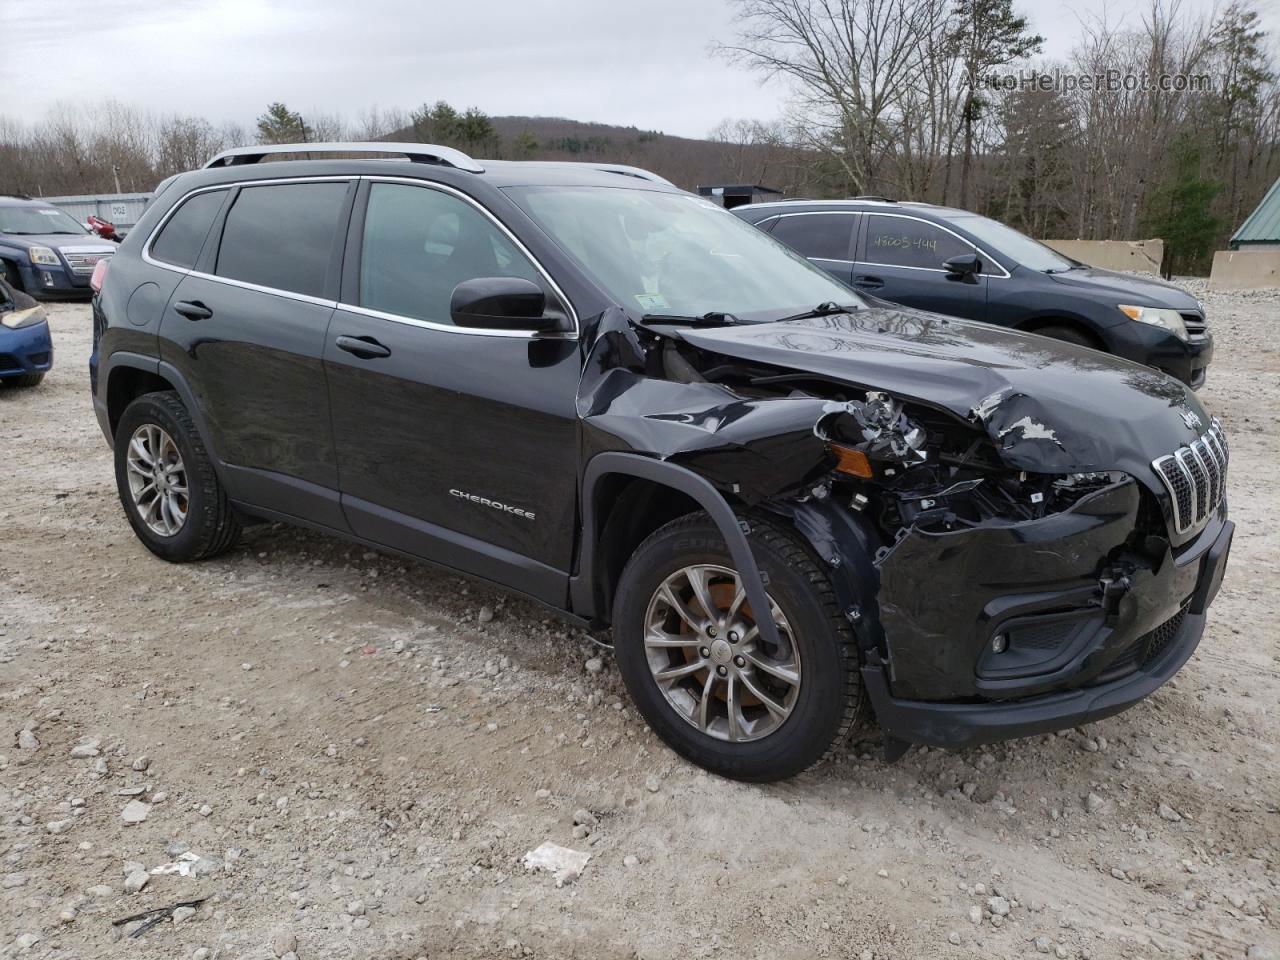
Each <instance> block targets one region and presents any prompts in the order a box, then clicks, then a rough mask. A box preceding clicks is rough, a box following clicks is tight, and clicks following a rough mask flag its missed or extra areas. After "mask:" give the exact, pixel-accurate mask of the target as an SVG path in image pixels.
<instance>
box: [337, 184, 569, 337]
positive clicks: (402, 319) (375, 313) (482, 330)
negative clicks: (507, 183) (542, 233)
mask: <svg viewBox="0 0 1280 960" xmlns="http://www.w3.org/2000/svg"><path fill="white" fill-rule="evenodd" d="M357 179H360V180H368V181H369V182H370V183H404V184H408V185H409V186H413V187H422V188H425V189H427V190H439V191H441V192H442V193H448V194H452V195H453V196H455V197H457V198H458V199H459V200H462V201H463V202H464V203H469V204H471V206H473V207H475V208H476V209H477V210H479V211H480V213H481V215H482V216H485V217H487V218H488V219H489V220H490V221H491V222H492V223H493V224H494V226H496V227H497V228H498V230H499V231H501V232H502V233H503V234H504V235H505V236H506V237H507V239H508V240H510V241H511V242H512V244H514V245H515V247H516V249H517V250H519V251H520V252H521V253H522V254H524V256H525V258H526V259H527V260H528V261H529V262H530V263H531V264H533V269H535V270H537V271H538V273H539V274H541V275H542V278H543V279H544V280H546V281H547V285H548V286H549V287H550V288H551V289H552V291H554V292H555V295H556V296H557V297H559V298H560V302H561V303H562V304H564V308H565V310H566V311H567V312H568V314H569V319H570V321H572V323H573V329H572V330H561V331H557V332H554V333H547V332H544V331H540V330H502V329H496V328H492V327H459V326H457V325H456V324H452V323H439V322H437V321H434V320H422V319H419V318H418V317H406V316H403V315H401V314H398V313H387V312H384V311H381V310H374V309H373V308H371V307H362V306H360V305H359V304H355V303H347V302H345V301H339V303H338V305H339V306H340V307H341V308H342V309H344V310H352V311H354V312H356V313H361V314H364V315H365V316H369V317H378V318H380V319H383V320H392V321H395V322H398V323H407V324H409V325H410V326H414V327H423V328H425V329H428V330H439V331H440V332H442V333H460V334H469V335H471V336H477V337H508V338H512V339H521V340H534V339H537V340H576V339H578V336H579V335H580V333H581V324H580V322H579V320H578V311H577V309H576V308H575V307H574V305H573V301H571V300H570V299H569V297H568V296H567V295H566V294H565V292H564V290H563V289H561V287H560V284H558V283H556V281H555V279H554V278H553V277H552V276H551V273H550V271H548V270H547V268H546V267H544V266H543V265H542V263H541V261H539V260H538V258H537V257H535V256H534V255H533V253H532V252H531V251H530V250H529V248H528V247H526V246H525V245H524V244H523V243H522V242H521V241H520V238H519V237H517V236H516V235H515V234H514V233H512V232H511V230H510V229H508V228H507V225H506V224H505V223H503V222H502V221H501V220H499V219H498V218H497V217H495V216H494V215H493V214H492V213H491V212H490V211H489V210H488V209H487V208H486V207H485V206H484V205H483V204H482V203H480V202H479V201H478V200H476V199H475V198H474V197H470V196H468V195H467V194H465V193H463V192H462V191H461V190H458V189H457V188H455V187H451V186H449V185H448V184H443V183H437V182H435V181H434V180H421V179H418V178H416V177H393V176H381V175H374V174H363V175H361V176H360V177H358V178H357ZM361 239H362V240H363V238H361Z"/></svg>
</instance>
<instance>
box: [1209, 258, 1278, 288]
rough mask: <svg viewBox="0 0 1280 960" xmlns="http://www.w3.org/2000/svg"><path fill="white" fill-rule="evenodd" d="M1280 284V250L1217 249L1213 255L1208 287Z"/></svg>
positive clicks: (1247, 286) (1270, 285)
mask: <svg viewBox="0 0 1280 960" xmlns="http://www.w3.org/2000/svg"><path fill="white" fill-rule="evenodd" d="M1262 287H1280V250H1219V251H1218V252H1217V253H1215V254H1214V255H1213V270H1212V272H1211V273H1210V274H1209V289H1210V290H1258V289H1261V288H1262Z"/></svg>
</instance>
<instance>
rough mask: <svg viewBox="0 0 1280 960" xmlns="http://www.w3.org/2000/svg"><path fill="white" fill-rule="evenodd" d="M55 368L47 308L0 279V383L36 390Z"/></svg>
mask: <svg viewBox="0 0 1280 960" xmlns="http://www.w3.org/2000/svg"><path fill="white" fill-rule="evenodd" d="M51 366H53V339H52V338H51V337H50V336H49V322H48V320H47V319H46V318H45V315H44V308H42V307H41V306H40V305H39V304H38V303H36V301H35V300H33V299H32V298H31V297H29V296H27V295H26V294H25V293H22V292H21V291H19V290H14V289H13V288H12V287H10V286H9V285H8V284H7V283H5V282H4V280H3V279H0V383H2V384H5V385H7V386H13V387H34V386H37V385H38V384H39V383H40V381H41V380H43V379H44V375H45V373H47V372H48V370H49V368H50V367H51Z"/></svg>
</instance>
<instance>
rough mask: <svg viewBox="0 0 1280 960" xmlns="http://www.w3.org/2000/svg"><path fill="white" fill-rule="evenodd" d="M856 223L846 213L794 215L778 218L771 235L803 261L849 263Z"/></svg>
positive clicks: (855, 218)
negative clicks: (809, 258) (807, 259)
mask: <svg viewBox="0 0 1280 960" xmlns="http://www.w3.org/2000/svg"><path fill="white" fill-rule="evenodd" d="M856 222H857V217H854V216H851V215H849V214H847V213H799V214H797V213H793V214H789V215H788V216H785V217H779V218H778V223H777V225H776V226H775V227H774V228H773V230H771V231H770V233H771V234H772V235H773V236H774V237H775V238H776V239H778V240H781V241H782V242H783V243H785V244H786V245H787V246H788V247H790V248H791V249H792V250H794V251H795V252H796V253H798V254H800V255H801V256H802V257H813V258H816V259H818V260H849V259H851V258H850V255H849V245H850V243H851V242H852V240H853V225H854V224H855V223H856Z"/></svg>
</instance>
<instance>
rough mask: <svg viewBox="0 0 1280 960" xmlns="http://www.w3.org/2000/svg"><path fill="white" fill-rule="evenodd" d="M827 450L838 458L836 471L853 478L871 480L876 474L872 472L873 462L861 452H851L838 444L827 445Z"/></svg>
mask: <svg viewBox="0 0 1280 960" xmlns="http://www.w3.org/2000/svg"><path fill="white" fill-rule="evenodd" d="M827 449H828V450H830V451H831V453H832V455H833V456H834V457H835V458H836V470H838V471H839V472H840V473H847V474H848V475H849V476H851V477H861V478H862V479H863V480H870V479H871V478H872V477H873V476H875V474H874V473H873V472H872V470H871V461H870V460H868V459H867V455H866V454H865V453H863V452H862V451H861V450H850V449H849V448H848V447H842V446H840V445H839V444H836V443H829V444H827Z"/></svg>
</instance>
